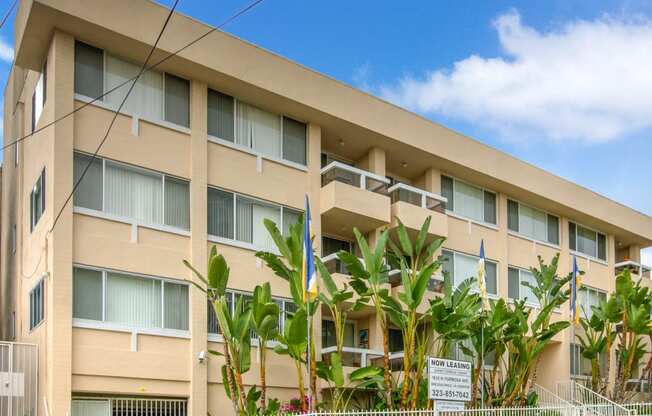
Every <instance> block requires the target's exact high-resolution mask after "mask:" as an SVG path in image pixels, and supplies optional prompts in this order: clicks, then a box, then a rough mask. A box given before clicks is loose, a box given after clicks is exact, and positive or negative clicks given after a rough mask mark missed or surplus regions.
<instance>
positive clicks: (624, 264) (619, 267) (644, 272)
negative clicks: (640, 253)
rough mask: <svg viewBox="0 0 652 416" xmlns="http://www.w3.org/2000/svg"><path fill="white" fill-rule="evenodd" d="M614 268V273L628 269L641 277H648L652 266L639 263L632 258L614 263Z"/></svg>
mask: <svg viewBox="0 0 652 416" xmlns="http://www.w3.org/2000/svg"><path fill="white" fill-rule="evenodd" d="M614 269H615V270H616V273H620V272H622V271H624V270H626V269H629V271H630V272H632V273H634V274H637V275H639V276H641V277H647V278H649V277H650V271H651V270H652V267H650V266H646V265H644V264H641V263H637V262H635V261H632V260H625V261H621V262H620V263H616V264H615V265H614Z"/></svg>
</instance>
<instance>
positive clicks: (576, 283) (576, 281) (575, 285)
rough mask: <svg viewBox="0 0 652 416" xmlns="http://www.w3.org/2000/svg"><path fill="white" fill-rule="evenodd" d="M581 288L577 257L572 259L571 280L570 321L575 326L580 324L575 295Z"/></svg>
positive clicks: (578, 304) (578, 308)
mask: <svg viewBox="0 0 652 416" xmlns="http://www.w3.org/2000/svg"><path fill="white" fill-rule="evenodd" d="M581 286H582V279H581V278H580V270H579V269H578V267H577V257H573V277H572V279H571V303H570V308H571V318H572V319H571V321H572V322H573V324H575V325H579V323H580V303H579V302H578V299H577V295H578V293H579V290H580V287H581Z"/></svg>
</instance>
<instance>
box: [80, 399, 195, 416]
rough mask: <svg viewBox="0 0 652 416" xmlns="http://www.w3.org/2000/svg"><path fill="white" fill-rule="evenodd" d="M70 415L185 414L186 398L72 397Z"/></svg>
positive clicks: (174, 415)
mask: <svg viewBox="0 0 652 416" xmlns="http://www.w3.org/2000/svg"><path fill="white" fill-rule="evenodd" d="M70 411H71V413H70V415H71V416H132V415H133V416H145V415H147V416H186V415H187V414H188V402H187V400H186V399H163V398H160V397H137V398H136V397H107V398H100V397H85V398H82V397H80V398H73V400H72V402H71V405H70Z"/></svg>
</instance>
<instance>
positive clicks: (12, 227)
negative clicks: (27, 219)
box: [11, 224, 18, 254]
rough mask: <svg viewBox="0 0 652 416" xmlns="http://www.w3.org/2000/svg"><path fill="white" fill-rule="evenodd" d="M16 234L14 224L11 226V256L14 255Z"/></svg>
mask: <svg viewBox="0 0 652 416" xmlns="http://www.w3.org/2000/svg"><path fill="white" fill-rule="evenodd" d="M17 237H18V236H17V233H16V224H13V225H12V226H11V254H16V239H17Z"/></svg>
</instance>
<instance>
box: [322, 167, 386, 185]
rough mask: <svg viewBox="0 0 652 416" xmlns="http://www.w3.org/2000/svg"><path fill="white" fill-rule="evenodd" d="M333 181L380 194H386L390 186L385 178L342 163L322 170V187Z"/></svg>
mask: <svg viewBox="0 0 652 416" xmlns="http://www.w3.org/2000/svg"><path fill="white" fill-rule="evenodd" d="M333 181H336V182H341V183H345V184H347V185H351V186H355V187H356V188H360V189H365V190H367V191H372V192H378V193H385V192H386V191H387V185H389V179H387V178H386V177H384V176H381V175H376V174H375V173H371V172H367V171H366V170H362V169H359V168H356V167H354V166H349V165H347V164H344V163H342V162H331V163H329V164H328V165H326V166H324V167H323V168H322V169H321V186H326V185H328V184H329V183H331V182H333Z"/></svg>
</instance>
